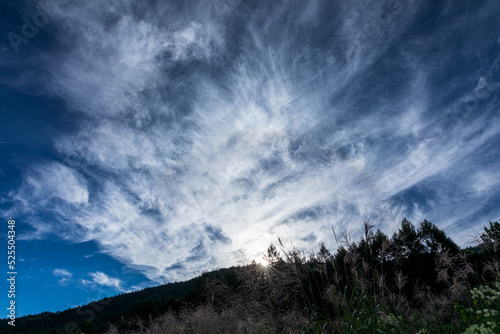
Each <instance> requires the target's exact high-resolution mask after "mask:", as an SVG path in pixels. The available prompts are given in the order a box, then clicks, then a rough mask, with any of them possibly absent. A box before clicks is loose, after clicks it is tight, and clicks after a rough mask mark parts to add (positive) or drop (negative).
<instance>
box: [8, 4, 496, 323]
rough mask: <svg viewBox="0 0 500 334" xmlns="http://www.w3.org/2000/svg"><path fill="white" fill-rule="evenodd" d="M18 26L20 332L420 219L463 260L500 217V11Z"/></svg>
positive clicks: (85, 10) (11, 101)
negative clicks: (283, 253)
mask: <svg viewBox="0 0 500 334" xmlns="http://www.w3.org/2000/svg"><path fill="white" fill-rule="evenodd" d="M0 25H1V27H2V42H1V53H2V56H1V58H0V73H1V77H0V99H1V102H2V103H1V112H0V151H1V153H2V159H0V196H1V198H0V212H1V216H2V217H3V219H4V220H5V221H7V220H8V219H10V218H14V219H15V220H16V222H17V233H18V240H17V255H18V272H19V276H18V298H17V300H18V305H19V306H18V312H19V313H18V315H23V314H30V313H38V312H42V311H46V310H50V311H56V310H63V309H66V308H68V307H73V306H76V305H81V304H84V303H87V302H90V301H91V300H95V299H98V298H101V297H104V296H109V295H114V294H118V293H122V292H126V291H133V290H136V289H140V288H143V287H146V286H153V285H158V284H161V283H165V282H170V281H180V280H185V279H189V278H191V277H194V276H196V275H198V274H200V273H201V272H202V271H204V270H211V269H214V268H220V267H226V266H230V265H234V264H236V263H238V260H239V257H238V254H240V252H239V250H241V251H243V252H244V253H245V254H246V255H247V257H248V258H250V259H252V258H255V259H257V260H258V259H260V258H261V256H262V252H263V251H265V249H266V248H267V246H268V245H269V244H270V243H271V242H276V240H277V238H278V236H279V237H281V238H282V239H285V240H288V241H289V243H293V244H294V245H296V246H297V247H299V248H300V249H303V250H304V251H305V252H310V251H311V250H313V249H316V248H317V244H318V243H319V242H320V241H325V242H326V243H327V245H328V246H329V247H330V248H331V249H335V247H336V244H335V243H334V241H333V237H332V233H331V227H332V226H333V227H334V228H335V229H337V230H349V231H352V233H353V235H354V236H355V237H357V236H358V235H359V233H360V232H361V228H362V222H363V220H364V219H367V218H368V219H370V220H371V222H372V223H374V224H375V225H376V227H377V228H380V229H382V230H383V231H384V232H385V233H387V234H391V233H393V232H394V231H396V230H397V228H398V225H399V224H400V222H401V219H402V218H403V217H406V218H408V219H409V220H410V221H412V222H414V223H418V222H420V221H422V220H423V219H427V220H430V221H432V222H433V223H435V224H436V225H437V226H439V227H440V228H441V229H444V230H445V231H446V232H447V233H448V235H449V236H451V237H452V238H453V239H454V240H455V241H457V242H458V243H459V244H460V245H461V246H467V245H468V244H467V243H468V242H469V241H470V240H471V239H472V235H473V234H474V231H476V232H478V231H480V230H481V229H482V227H483V226H484V225H485V224H487V223H488V222H489V221H494V220H498V219H499V217H500V208H499V206H498V203H500V162H499V159H498V157H499V153H500V145H499V144H500V117H499V116H500V113H499V107H500V102H499V98H498V97H499V90H500V4H499V3H498V2H497V1H495V0H491V1H480V2H477V1H454V2H452V1H440V2H435V1H410V0H386V1H353V0H349V1H333V0H308V1H298V0H297V1H295V0H287V1H278V0H276V1H264V0H261V1H246V0H213V1H195V0H192V1H191V0H190V1H152V0H150V1H128V0H122V1H117V0H109V1H105V2H102V1H97V0H88V1H84V2H81V1H76V0H40V1H17V2H11V3H9V4H7V3H5V2H2V3H1V4H0ZM5 226H7V224H6V225H5ZM4 234H5V236H6V235H7V228H6V227H5V230H4ZM1 240H2V245H4V246H5V245H6V240H7V239H6V238H2V239H1ZM5 270H6V271H7V269H6V268H5ZM2 284H4V285H2V286H1V287H4V288H3V290H7V289H6V287H7V286H6V285H5V283H2ZM2 298H3V299H2V300H6V303H7V302H8V301H7V296H2Z"/></svg>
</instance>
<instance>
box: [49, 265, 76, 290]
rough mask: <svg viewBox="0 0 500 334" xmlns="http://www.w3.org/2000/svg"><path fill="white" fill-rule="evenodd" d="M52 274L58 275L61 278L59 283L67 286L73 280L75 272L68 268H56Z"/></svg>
mask: <svg viewBox="0 0 500 334" xmlns="http://www.w3.org/2000/svg"><path fill="white" fill-rule="evenodd" d="M52 274H53V275H54V276H56V277H60V279H59V280H58V281H57V284H59V285H61V286H66V285H68V283H69V282H70V281H72V280H73V273H71V272H70V271H68V270H67V269H60V268H56V269H54V270H53V271H52Z"/></svg>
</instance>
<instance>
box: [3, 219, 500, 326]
mask: <svg viewBox="0 0 500 334" xmlns="http://www.w3.org/2000/svg"><path fill="white" fill-rule="evenodd" d="M363 227H364V233H363V235H362V236H361V238H360V240H358V241H353V240H352V238H351V235H350V234H349V233H348V232H346V231H342V232H340V233H339V236H340V238H337V233H336V232H335V231H334V230H333V237H334V241H336V242H337V250H336V251H335V252H334V253H332V252H330V250H328V248H327V246H326V245H327V243H324V242H322V243H320V244H319V250H318V252H317V253H315V254H311V255H309V256H306V255H305V254H304V252H302V251H301V250H300V249H298V248H297V247H294V246H292V247H289V246H287V245H286V243H285V242H283V240H281V239H279V238H278V241H279V244H277V246H276V245H270V246H269V248H268V249H267V254H266V257H265V258H266V260H267V262H268V263H269V265H268V266H262V265H259V264H257V263H255V262H252V263H249V264H246V265H244V266H240V267H233V268H229V269H222V270H217V271H214V272H211V273H205V274H203V275H201V276H200V277H197V278H195V279H193V280H190V281H187V282H182V283H171V284H167V285H163V286H159V287H156V288H149V289H144V290H142V291H138V292H135V293H131V294H122V295H119V296H115V297H112V298H108V299H106V300H105V305H106V306H105V307H104V308H103V311H102V312H96V313H95V315H94V317H93V319H90V320H89V319H82V317H81V315H79V314H82V313H83V312H82V310H84V309H85V308H88V307H90V306H91V305H87V306H85V307H81V308H79V309H73V310H67V311H64V312H58V313H48V312H46V313H43V314H40V315H35V316H28V317H23V318H20V319H18V321H19V322H18V323H19V327H17V326H16V327H17V328H16V330H17V331H16V333H34V334H36V333H59V332H64V325H67V324H68V323H71V322H74V323H75V324H77V325H75V330H74V331H73V332H72V333H80V332H85V333H87V334H88V333H105V332H107V333H109V334H117V333H123V334H135V333H334V332H340V333H402V332H408V333H429V334H432V333H464V332H465V333H476V332H477V333H488V332H492V331H493V332H494V331H498V328H499V327H498V326H499V317H500V315H499V314H500V309H499V305H500V302H499V301H500V297H499V296H500V283H499V277H500V261H499V259H498V249H497V247H496V246H495V245H496V244H495V243H496V242H497V241H498V239H495V238H497V232H498V231H499V227H500V226H499V225H498V223H490V226H489V227H487V228H485V233H483V234H482V235H481V236H480V239H481V242H482V244H481V245H479V246H480V247H476V248H468V249H465V250H460V249H459V247H458V246H457V245H456V244H455V243H454V242H453V241H452V240H451V239H450V238H449V237H447V236H446V234H445V232H444V231H442V230H440V229H438V228H437V227H436V226H435V225H434V224H432V223H431V222H428V221H427V220H424V221H423V222H422V223H421V224H420V225H419V226H418V227H416V226H414V225H413V224H412V223H411V222H409V221H408V220H406V219H403V221H402V223H401V227H400V228H399V230H398V231H396V232H395V233H394V234H393V235H392V237H390V238H389V237H388V236H387V235H385V234H384V233H383V232H382V231H380V230H376V231H374V225H373V224H371V223H370V222H369V221H365V222H364V224H363ZM339 239H340V240H339ZM327 241H328V240H327ZM330 241H332V240H330ZM97 303H98V304H99V303H101V304H103V302H102V301H99V302H97ZM4 328H5V327H4ZM0 331H2V327H0Z"/></svg>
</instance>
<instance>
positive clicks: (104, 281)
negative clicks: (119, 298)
mask: <svg viewBox="0 0 500 334" xmlns="http://www.w3.org/2000/svg"><path fill="white" fill-rule="evenodd" d="M88 275H89V276H90V277H91V278H92V280H86V279H81V280H80V283H81V284H82V285H83V286H85V287H90V288H92V289H100V288H102V287H110V288H113V289H116V290H118V291H124V290H123V288H122V281H121V280H120V279H118V278H115V277H110V276H108V275H106V274H105V273H103V272H101V271H96V272H91V273H89V274H88Z"/></svg>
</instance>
